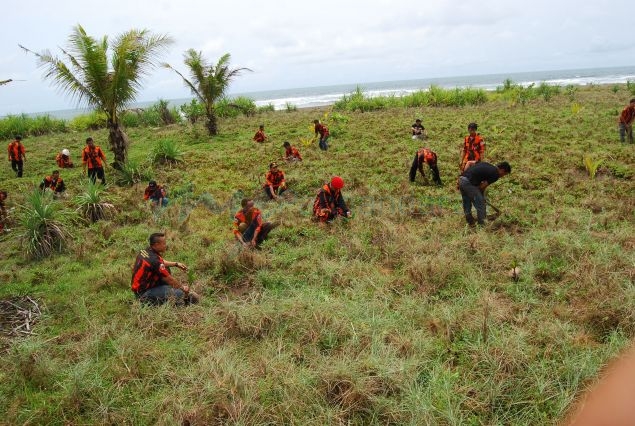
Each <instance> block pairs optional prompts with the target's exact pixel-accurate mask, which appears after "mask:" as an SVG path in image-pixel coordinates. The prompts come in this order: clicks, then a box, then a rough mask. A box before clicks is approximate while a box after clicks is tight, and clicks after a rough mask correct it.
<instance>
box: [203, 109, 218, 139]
mask: <svg viewBox="0 0 635 426" xmlns="http://www.w3.org/2000/svg"><path fill="white" fill-rule="evenodd" d="M205 127H207V133H209V135H210V136H216V135H217V134H218V123H217V120H216V113H215V112H214V111H211V112H208V113H207V123H205Z"/></svg>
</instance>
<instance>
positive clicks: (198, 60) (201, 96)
mask: <svg viewBox="0 0 635 426" xmlns="http://www.w3.org/2000/svg"><path fill="white" fill-rule="evenodd" d="M184 56H185V61H184V62H185V65H187V67H188V68H189V69H190V76H191V77H190V80H188V79H187V78H185V76H184V75H183V74H181V73H180V72H179V71H178V70H176V69H174V68H173V67H172V66H171V65H170V64H163V66H164V67H166V68H168V69H171V70H173V71H174V72H175V73H177V74H178V75H179V76H180V77H181V78H182V79H183V82H184V83H185V85H186V86H187V87H189V88H190V90H191V91H192V94H194V96H196V97H197V98H198V100H199V101H200V102H201V103H202V104H203V105H205V117H206V118H207V123H206V124H205V126H206V127H207V131H208V133H209V135H210V136H214V135H216V134H218V123H217V119H216V111H215V105H214V104H215V103H216V102H217V101H218V100H220V99H221V98H222V97H223V96H225V93H226V91H227V88H228V87H229V83H231V81H232V80H233V79H234V77H237V76H238V75H240V73H241V72H243V71H251V70H250V69H249V68H234V69H230V68H229V59H230V58H231V55H230V54H229V53H225V54H224V55H223V56H221V57H220V59H219V60H218V62H217V63H216V65H212V64H209V63H208V62H207V61H206V60H205V58H203V53H202V52H197V51H196V50H194V49H189V50H188V51H186V52H185V54H184Z"/></svg>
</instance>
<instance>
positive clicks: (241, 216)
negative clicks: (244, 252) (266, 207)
mask: <svg viewBox="0 0 635 426" xmlns="http://www.w3.org/2000/svg"><path fill="white" fill-rule="evenodd" d="M240 205H241V207H242V208H241V209H240V210H238V212H237V213H236V215H235V216H234V236H235V237H236V240H238V241H239V242H240V243H241V244H242V245H243V247H245V248H251V247H254V248H258V247H260V244H261V243H262V242H263V241H264V240H266V239H267V236H269V232H271V230H272V229H274V228H275V227H276V226H278V224H276V223H272V222H263V221H262V213H261V212H260V210H258V209H257V208H256V207H254V200H252V199H251V198H243V199H242V200H241V202H240Z"/></svg>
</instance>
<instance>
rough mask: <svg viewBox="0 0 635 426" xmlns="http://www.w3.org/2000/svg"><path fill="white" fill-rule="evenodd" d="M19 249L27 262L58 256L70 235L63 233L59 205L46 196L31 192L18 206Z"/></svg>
mask: <svg viewBox="0 0 635 426" xmlns="http://www.w3.org/2000/svg"><path fill="white" fill-rule="evenodd" d="M21 210H22V211H21V213H20V224H21V226H22V227H23V228H24V233H23V234H22V245H23V247H24V253H25V255H26V257H27V258H28V259H41V258H44V257H49V256H51V255H52V254H53V253H54V252H61V251H62V249H63V248H64V247H65V246H66V244H67V242H68V240H69V238H70V235H69V233H68V232H67V231H66V230H65V225H64V214H63V212H62V205H61V204H60V203H59V202H57V201H55V200H53V198H52V196H51V195H50V194H47V193H45V192H42V191H39V190H37V189H36V190H34V191H33V192H32V193H31V194H30V195H29V196H28V197H27V198H26V204H25V205H24V206H22V209H21Z"/></svg>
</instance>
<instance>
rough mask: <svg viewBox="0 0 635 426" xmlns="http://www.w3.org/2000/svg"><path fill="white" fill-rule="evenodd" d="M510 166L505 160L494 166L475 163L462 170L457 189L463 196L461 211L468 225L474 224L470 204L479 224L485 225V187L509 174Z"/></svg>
mask: <svg viewBox="0 0 635 426" xmlns="http://www.w3.org/2000/svg"><path fill="white" fill-rule="evenodd" d="M511 171H512V168H511V166H510V165H509V163H508V162H507V161H503V162H501V163H498V164H497V165H496V166H494V165H493V164H490V163H486V162H481V163H477V164H475V165H473V166H471V167H469V168H468V169H467V170H465V171H464V172H463V174H462V175H461V177H460V178H459V189H460V191H461V197H462V198H463V213H465V220H466V221H467V223H468V225H470V226H474V225H475V222H474V216H472V205H474V208H475V209H476V215H477V216H476V217H477V221H478V224H479V225H485V218H486V217H487V210H486V209H487V206H486V204H485V203H486V201H485V189H486V188H487V187H488V186H489V185H491V184H493V183H494V182H496V181H497V180H498V179H499V178H502V177H503V176H506V175H508V174H510V173H511Z"/></svg>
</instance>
